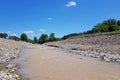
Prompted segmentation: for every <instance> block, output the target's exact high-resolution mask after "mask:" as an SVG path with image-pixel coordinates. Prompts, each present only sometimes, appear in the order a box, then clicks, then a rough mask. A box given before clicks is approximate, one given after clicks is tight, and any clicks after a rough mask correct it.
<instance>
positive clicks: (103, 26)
mask: <svg viewBox="0 0 120 80" xmlns="http://www.w3.org/2000/svg"><path fill="white" fill-rule="evenodd" d="M113 31H120V21H119V20H118V21H117V20H115V19H109V20H106V21H103V22H102V23H99V24H97V25H95V26H94V28H93V29H92V30H91V32H92V33H101V32H113Z"/></svg>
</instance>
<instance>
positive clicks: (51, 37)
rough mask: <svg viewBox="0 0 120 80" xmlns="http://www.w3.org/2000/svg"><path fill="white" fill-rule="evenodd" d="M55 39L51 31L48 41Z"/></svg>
mask: <svg viewBox="0 0 120 80" xmlns="http://www.w3.org/2000/svg"><path fill="white" fill-rule="evenodd" d="M55 40H56V38H55V34H54V33H51V34H50V36H49V41H55Z"/></svg>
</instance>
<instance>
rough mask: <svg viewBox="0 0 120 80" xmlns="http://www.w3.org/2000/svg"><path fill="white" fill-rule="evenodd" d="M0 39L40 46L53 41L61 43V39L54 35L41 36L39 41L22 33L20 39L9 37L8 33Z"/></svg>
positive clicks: (2, 34)
mask: <svg viewBox="0 0 120 80" xmlns="http://www.w3.org/2000/svg"><path fill="white" fill-rule="evenodd" d="M0 38H5V39H7V38H8V39H12V40H17V41H20V40H21V41H26V42H30V43H34V44H35V43H39V44H43V43H45V42H52V41H59V40H61V38H56V37H55V34H54V33H51V34H50V35H49V36H48V35H47V34H41V36H40V37H39V39H37V37H34V39H33V40H32V39H29V38H28V36H27V34H25V33H22V34H21V36H20V38H19V37H17V36H8V34H7V33H0Z"/></svg>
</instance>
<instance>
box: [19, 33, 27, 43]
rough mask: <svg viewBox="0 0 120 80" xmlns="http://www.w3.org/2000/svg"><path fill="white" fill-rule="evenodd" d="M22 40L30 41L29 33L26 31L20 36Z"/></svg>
mask: <svg viewBox="0 0 120 80" xmlns="http://www.w3.org/2000/svg"><path fill="white" fill-rule="evenodd" d="M20 40H22V41H26V42H27V41H28V37H27V35H26V34H25V33H22V34H21V36H20Z"/></svg>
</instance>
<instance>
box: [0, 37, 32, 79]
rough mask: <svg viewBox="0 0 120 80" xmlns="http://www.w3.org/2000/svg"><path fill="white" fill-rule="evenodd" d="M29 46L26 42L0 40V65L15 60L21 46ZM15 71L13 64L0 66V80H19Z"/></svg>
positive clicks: (15, 67)
mask: <svg viewBox="0 0 120 80" xmlns="http://www.w3.org/2000/svg"><path fill="white" fill-rule="evenodd" d="M31 45H32V44H30V43H26V42H21V41H14V40H7V39H2V38H0V64H3V63H6V62H8V61H9V60H12V59H15V58H16V56H17V54H18V53H19V50H20V48H21V47H22V46H31ZM16 70H17V66H16V65H15V64H8V65H7V66H2V65H0V80H21V78H20V76H19V75H17V74H16V73H15V71H16Z"/></svg>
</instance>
